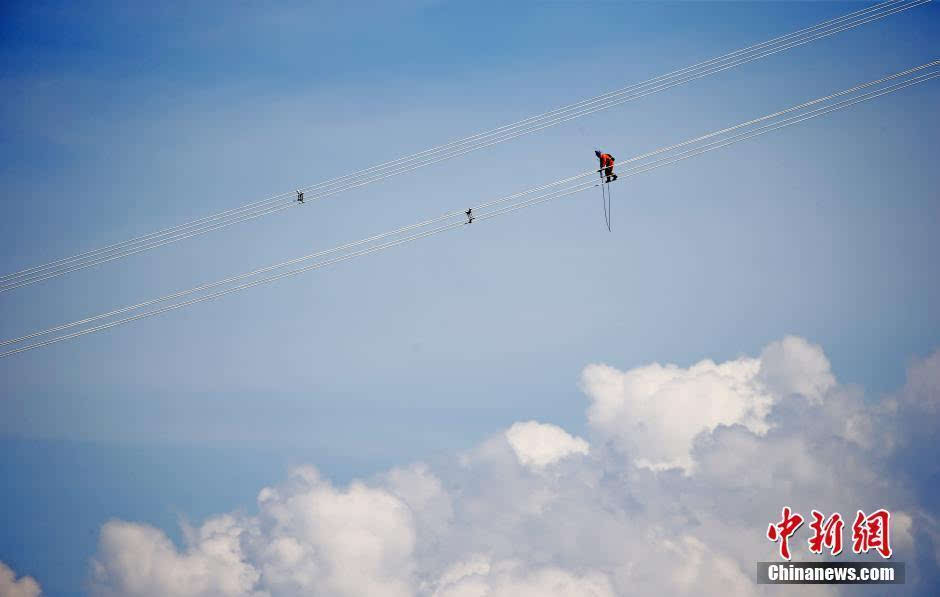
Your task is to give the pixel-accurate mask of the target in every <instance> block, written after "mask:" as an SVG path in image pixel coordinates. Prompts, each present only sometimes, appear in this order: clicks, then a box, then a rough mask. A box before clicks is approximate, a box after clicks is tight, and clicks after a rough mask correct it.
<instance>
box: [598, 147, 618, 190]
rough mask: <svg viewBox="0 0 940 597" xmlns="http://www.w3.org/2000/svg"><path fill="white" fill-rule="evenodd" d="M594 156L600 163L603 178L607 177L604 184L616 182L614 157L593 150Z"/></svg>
mask: <svg viewBox="0 0 940 597" xmlns="http://www.w3.org/2000/svg"><path fill="white" fill-rule="evenodd" d="M594 155H596V156H597V159H599V160H600V161H601V171H602V172H603V173H604V176H606V177H607V180H605V181H604V182H611V181H613V180H617V175H616V174H614V156H612V155H610V154H609V153H601V150H600V149H595V150H594Z"/></svg>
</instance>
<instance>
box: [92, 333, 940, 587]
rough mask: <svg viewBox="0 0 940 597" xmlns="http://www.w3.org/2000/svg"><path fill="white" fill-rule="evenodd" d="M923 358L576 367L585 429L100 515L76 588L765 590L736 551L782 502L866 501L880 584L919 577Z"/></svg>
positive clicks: (927, 525)
mask: <svg viewBox="0 0 940 597" xmlns="http://www.w3.org/2000/svg"><path fill="white" fill-rule="evenodd" d="M938 363H940V358H938V356H937V355H934V356H931V357H930V358H928V359H926V360H923V361H917V362H916V363H914V364H913V365H912V367H911V370H910V373H909V376H908V382H907V383H906V385H905V386H904V387H903V388H901V389H900V390H899V391H898V392H896V393H894V394H893V395H889V396H884V397H866V396H865V395H864V394H863V393H862V392H861V391H860V390H859V389H857V388H852V387H846V386H843V385H840V384H839V383H838V381H837V380H836V378H835V376H834V375H833V373H832V372H831V368H830V366H829V361H828V359H827V358H826V356H825V353H824V352H823V350H822V349H821V348H820V347H818V346H814V345H812V344H811V343H809V342H807V341H805V340H803V339H800V338H794V337H788V338H784V339H783V340H781V341H779V342H774V343H772V344H770V345H768V346H767V347H766V348H765V349H764V350H763V351H762V352H761V353H760V354H759V355H758V356H756V357H749V356H744V357H741V358H738V359H734V360H731V361H727V362H724V363H716V362H714V361H711V360H703V361H701V362H699V363H696V364H693V365H692V366H690V367H687V368H683V367H679V366H677V365H669V364H666V365H661V364H651V365H645V366H641V367H637V368H634V369H630V370H624V371H621V370H618V369H616V368H614V367H611V366H606V365H590V366H588V367H586V368H585V370H584V371H583V375H582V386H583V388H584V391H585V394H586V395H587V397H588V400H589V406H588V411H587V417H588V423H589V431H590V433H589V434H588V435H589V438H588V439H590V444H589V443H588V440H587V439H583V438H579V437H576V436H574V435H571V434H570V433H568V432H567V431H565V430H564V429H562V428H560V427H557V426H555V425H549V424H545V423H540V422H537V421H526V422H520V423H516V424H515V425H512V426H511V427H509V428H508V429H505V430H503V431H501V432H499V433H496V434H494V435H493V436H492V437H490V438H489V439H486V440H485V441H483V442H481V443H480V444H479V445H478V446H476V447H474V448H472V449H470V450H468V451H467V452H465V453H464V454H461V455H459V456H458V457H456V458H455V459H454V460H453V462H452V463H451V464H449V465H447V464H445V465H440V466H437V467H435V468H434V469H432V468H431V467H430V466H428V465H426V464H422V463H417V464H412V465H408V466H403V467H399V468H395V469H392V470H390V471H388V472H386V473H383V474H381V475H377V476H376V477H374V478H371V479H366V480H359V481H355V482H353V483H351V484H350V485H348V486H346V487H336V486H334V485H333V484H332V483H330V482H329V481H328V480H326V479H323V478H322V477H321V476H320V475H319V473H318V472H317V471H316V469H314V468H311V467H303V468H298V469H295V470H294V471H292V472H291V474H290V476H289V477H288V478H287V479H286V480H285V481H284V482H283V483H281V484H279V485H276V486H272V487H267V488H264V489H262V490H261V491H260V492H259V494H258V500H257V505H256V511H255V513H254V514H251V515H249V514H244V513H232V514H223V515H220V516H217V517H213V518H210V519H208V520H206V521H205V522H204V523H203V524H202V525H201V526H199V527H198V528H191V529H185V531H186V532H185V533H184V535H185V538H186V540H185V544H184V545H183V546H181V547H177V546H175V545H173V544H172V543H171V542H170V540H169V539H168V538H167V537H166V535H165V534H164V533H163V532H162V531H160V530H157V529H154V528H151V527H148V526H146V525H143V524H138V523H129V522H121V521H113V522H110V523H108V524H106V525H105V526H104V528H103V529H102V531H101V539H100V546H99V550H98V553H97V555H96V557H95V561H94V565H93V588H94V591H95V593H96V594H98V595H118V594H120V595H129V596H151V595H164V596H169V597H174V596H177V595H181V596H182V595H186V596H195V595H200V596H202V595H206V596H208V595H247V596H261V595H264V596H269V597H282V596H294V595H309V594H318V595H328V596H351V595H369V596H379V597H384V596H390V597H399V596H406V595H407V596H422V597H425V596H427V597H455V596H456V597H470V596H474V597H476V596H486V597H497V596H504V595H506V596H508V595H514V596H519V595H521V596H526V595H572V596H574V595H577V596H608V595H648V594H656V593H658V594H668V595H725V594H737V595H759V594H771V593H772V594H777V593H779V591H777V592H771V591H769V590H768V587H766V586H758V585H756V584H755V583H754V570H755V562H756V561H758V560H770V559H775V558H776V557H777V555H776V553H777V549H778V548H777V545H776V544H774V543H771V542H770V541H768V540H767V539H766V537H765V536H764V533H765V531H766V528H767V525H768V524H769V523H771V522H775V521H776V519H777V518H778V517H779V515H780V509H781V507H782V506H784V505H788V506H790V507H792V508H793V509H794V510H796V511H797V512H801V513H803V514H804V515H806V516H808V515H809V512H810V511H811V510H812V509H817V510H820V511H822V512H824V513H827V514H828V513H832V512H840V513H842V514H843V516H851V515H853V514H854V512H855V510H856V509H862V510H864V511H873V510H875V509H878V508H881V507H884V508H887V509H888V510H890V511H891V512H892V513H893V517H892V521H893V527H892V537H893V539H892V542H893V547H894V550H895V558H896V559H897V560H898V561H904V562H906V563H907V584H906V585H904V586H903V587H899V589H900V590H901V591H902V592H905V593H907V594H925V595H929V594H932V593H931V591H932V588H933V587H935V586H936V583H937V582H940V573H938V568H940V566H938V561H940V560H938V557H940V525H938V522H937V521H938V520H940V513H938V512H937V509H938V506H937V500H936V499H935V495H936V490H937V487H936V485H937V479H938V478H940V476H938V468H937V464H936V462H934V461H935V460H936V458H935V456H934V454H935V451H936V445H937V444H936V440H937V432H936V429H937V428H938V425H937V424H938V423H940V421H938V412H937V409H936V408H935V404H936V403H937V393H938V389H940V366H938ZM924 471H926V475H925V474H924ZM804 530H806V531H807V532H808V525H807V526H806V527H804ZM847 532H850V531H847ZM807 539H808V536H807V535H805V534H798V535H797V537H795V538H794V539H793V540H792V542H791V550H792V552H793V554H794V559H796V560H805V559H819V558H821V556H816V555H812V554H809V553H808V549H807V545H806V543H807ZM846 539H849V537H847V538H846ZM852 557H855V556H853V555H852V554H849V553H844V554H843V555H842V556H840V559H849V558H852ZM772 588H773V589H779V588H780V587H772ZM800 589H805V590H801V591H800V592H801V594H817V595H832V594H837V593H838V590H839V589H838V587H825V586H814V587H800Z"/></svg>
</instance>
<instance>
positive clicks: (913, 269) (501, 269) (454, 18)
mask: <svg viewBox="0 0 940 597" xmlns="http://www.w3.org/2000/svg"><path fill="white" fill-rule="evenodd" d="M859 6H860V5H858V4H854V3H828V2H819V3H816V2H814V3H727V4H726V3H710V2H709V3H678V4H672V3H641V4H632V3H629V4H601V5H583V4H580V3H543V4H537V5H533V4H526V3H518V4H513V5H511V6H507V5H505V4H504V3H502V4H496V3H493V4H476V3H475V4H472V5H471V4H465V5H456V4H452V3H446V2H427V3H413V4H407V5H401V4H395V5H390V6H386V5H381V4H377V5H369V4H365V5H361V4H360V5H356V7H354V8H347V7H340V6H338V5H335V4H333V5H331V4H324V5H321V6H309V5H306V4H303V3H295V4H292V3H285V4H282V5H280V6H279V7H276V8H273V9H272V8H269V7H253V6H239V7H233V6H228V5H214V4H210V3H198V4H195V5H167V6H163V7H151V6H148V5H146V4H143V3H137V4H133V3H132V4H129V5H127V6H121V7H115V6H113V5H111V4H110V3H99V4H91V5H86V6H83V7H81V8H80V9H79V8H77V7H74V6H72V5H70V4H68V3H43V4H41V5H33V4H26V3H7V4H5V6H4V8H3V9H2V15H3V16H2V19H0V69H2V76H0V91H2V93H0V138H2V140H3V142H2V143H0V189H2V193H0V201H2V203H0V210H2V217H0V243H2V252H0V269H2V270H3V271H5V272H6V271H13V270H16V269H19V268H21V267H23V266H28V265H32V264H35V263H42V262H45V261H48V260H51V259H55V258H57V257H60V256H65V255H70V254H73V253H75V252H78V251H80V250H86V249H90V248H95V247H97V246H101V245H104V244H108V243H111V242H115V241H119V240H122V239H124V238H129V237H131V236H135V235H137V234H143V233H147V232H150V231H153V230H156V229H159V228H162V227H165V226H169V225H175V224H177V223H181V222H185V221H188V220H190V219H193V218H196V217H200V216H202V215H205V214H209V213H213V212H215V211H218V210H222V209H226V208H228V207H234V206H237V205H241V204H244V203H247V202H249V201H252V200H255V199H258V198H261V197H264V196H267V195H270V194H272V193H275V192H282V191H289V190H291V189H293V188H295V187H297V186H299V185H303V184H309V183H313V182H316V181H319V180H324V179H327V178H331V177H333V176H336V175H338V174H341V173H345V172H348V171H350V170H353V169H355V168H357V167H359V166H361V165H370V164H374V163H379V162H383V161H385V160H387V159H394V158H395V157H398V156H402V155H406V154H409V153H412V152H414V151H419V150H422V149H424V148H426V147H429V146H432V145H435V144H438V143H441V142H446V141H449V140H452V139H456V138H459V137H462V136H464V135H467V134H472V133H474V132H477V131H480V130H485V129H488V128H491V127H493V126H496V125H499V124H504V123H507V122H512V121H515V120H517V119H519V118H524V117H526V116H529V115H532V114H536V113H540V112H542V111H544V110H546V109H551V108H553V107H556V106H560V105H563V104H566V103H569V102H572V101H577V100H579V99H582V98H585V97H590V96H593V95H596V94H598V93H602V92H604V91H607V90H610V89H614V88H617V87H621V86H623V85H626V84H629V83H633V82H638V81H641V80H644V79H647V78H649V77H651V76H656V75H659V74H662V73H665V72H668V71H670V70H673V69H675V68H678V67H683V66H686V65H689V64H693V63H696V62H698V61H700V60H704V59H708V58H710V57H713V56H717V55H720V54H722V53H724V52H726V51H730V50H734V49H737V48H741V47H744V46H747V45H750V44H752V43H755V42H760V41H763V40H766V39H770V38H771V37H774V36H776V35H780V34H784V33H788V32H791V31H794V30H796V29H799V28H801V27H804V26H808V25H811V24H814V23H816V22H819V21H821V20H824V19H827V18H831V17H835V16H839V15H841V14H844V13H847V12H850V11H851V10H855V9H857V8H858V7H859ZM938 29H940V18H938V8H937V7H936V6H935V5H934V3H931V4H929V5H927V6H922V7H918V8H915V9H913V10H911V11H908V12H906V13H902V14H899V15H895V16H892V17H889V18H887V19H885V20H883V21H879V22H876V23H872V24H868V25H865V26H863V27H861V28H859V29H857V30H853V31H850V32H846V33H842V34H839V35H837V36H834V37H832V38H828V39H825V40H820V41H818V42H814V43H812V44H810V45H808V46H804V47H800V48H797V49H794V50H790V51H788V52H784V53H781V54H779V55H776V56H773V57H770V58H767V59H764V60H760V61H757V62H755V63H751V64H748V65H745V66H743V67H739V68H737V69H734V70H732V71H730V72H726V73H723V74H720V75H718V76H714V77H710V78H708V79H705V80H702V81H697V82H694V83H691V84H688V85H684V86H682V87H679V88H676V89H672V90H669V91H667V92H664V93H661V94H657V95H655V96H652V97H649V98H645V99H642V100H639V101H635V102H632V103H629V104H627V105H624V106H621V107H617V108H614V109H612V110H609V111H606V112H601V113H599V114H595V115H592V116H589V117H586V118H583V119H579V120H576V121H573V122H571V123H568V124H566V125H563V126H560V127H556V128H553V129H550V130H546V131H543V132H540V133H538V134H535V135H531V136H528V137H524V138H522V139H518V140H515V141H512V142H510V143H506V144H503V145H499V146H497V147H494V148H491V149H489V150H487V151H484V152H479V153H477V154H473V155H470V156H467V157H464V158H460V159H458V160H453V161H449V162H445V163H443V164H441V165H438V166H434V167H433V168H430V169H425V170H420V171H418V172H416V173H413V174H410V175H407V176H402V177H399V178H397V179H393V180H389V181H386V182H383V183H382V184H380V185H370V186H367V187H364V188H361V189H356V190H353V191H350V192H348V193H344V194H342V195H339V196H336V197H334V198H331V199H329V200H327V201H323V202H318V203H316V204H314V205H312V206H311V209H306V210H303V211H302V213H301V214H300V216H297V217H280V216H273V217H270V218H266V219H263V220H259V221H255V222H252V223H251V224H246V225H241V226H237V227H233V228H231V229H227V230H225V231H222V232H217V233H213V234H210V235H206V236H204V237H201V238H198V239H191V240H189V241H185V242H181V243H177V244H175V245H173V246H170V247H165V248H162V249H159V250H156V251H152V252H150V253H146V254H143V255H138V256H135V257H132V258H129V259H126V260H123V261H121V262H116V263H111V264H108V265H106V266H102V267H100V268H96V269H93V270H91V271H85V272H83V273H81V274H75V275H71V276H65V277H62V278H59V279H56V280H51V281H48V282H44V283H42V284H39V285H36V286H33V287H29V288H24V289H20V290H17V291H14V292H11V293H7V294H4V295H3V296H0V301H2V302H3V308H2V313H3V316H2V317H0V335H2V336H3V337H12V336H15V335H19V334H21V333H25V332H29V331H32V330H35V329H38V328H41V327H46V326H48V325H51V324H55V323H59V322H63V321H71V320H73V319H77V318H79V317H81V316H85V315H88V314H94V313H98V312H101V311H103V310H105V309H108V308H111V307H115V306H122V305H124V304H129V303H132V302H136V301H137V300H141V299H145V298H149V297H152V296H157V295H162V294H164V293H166V292H167V291H170V290H175V289H180V288H187V287H189V286H192V285H194V284H197V283H199V282H204V281H210V280H214V279H217V278H221V277H224V276H226V275H230V274H235V273H239V272H242V271H246V270H249V269H252V268H254V267H256V266H260V265H265V264H268V263H272V262H275V261H279V260H282V259H286V258H289V257H293V256H296V255H300V254H305V253H307V252H310V251H311V250H316V249H320V248H326V247H330V246H333V245H335V244H338V243H341V242H345V241H348V240H354V239H358V238H361V237H364V236H367V235H369V234H373V233H377V232H382V231H384V230H386V229H390V228H393V227H397V226H400V225H404V224H408V223H411V222H413V221H416V220H417V219H418V218H423V217H425V216H429V215H436V214H438V213H442V212H445V211H450V210H453V209H457V208H463V207H465V206H467V205H471V204H473V203H476V202H479V200H481V199H485V198H490V197H499V196H502V195H505V194H507V193H510V192H515V191H518V190H522V189H526V188H529V187H531V186H534V185H536V184H542V183H545V182H549V181H552V180H556V179H558V178H560V177H562V176H564V175H568V174H570V173H574V172H580V171H582V170H584V169H586V168H588V167H590V166H591V165H592V163H593V153H592V150H593V148H594V147H595V146H601V147H604V148H605V149H608V150H609V151H611V152H612V153H614V154H615V155H616V156H617V157H618V158H625V157H629V156H631V155H635V154H639V153H642V152H644V151H648V150H651V149H655V148H657V147H660V146H663V145H667V144H670V143H673V142H677V141H682V140H684V139H686V138H689V137H692V136H695V135H698V134H701V133H704V132H708V131H711V130H714V129H717V128H721V127H723V126H727V125H730V124H735V123H737V122H739V121H742V120H746V119H748V118H751V117H755V116H759V115H763V114H765V113H769V112H772V111H775V110H777V109H780V108H784V107H787V106H790V105H792V104H795V103H799V102H801V101H805V100H808V99H812V98H815V97H818V96H821V95H825V94H827V93H830V92H833V91H838V90H841V89H844V88H847V87H850V86H852V85H854V84H856V83H859V82H863V81H868V80H871V79H874V78H877V77H880V76H884V75H886V74H891V73H894V72H896V71H899V70H902V69H905V68H908V67H910V66H914V65H919V64H923V63H925V62H928V61H930V60H933V59H935V58H936V56H935V55H934V54H933V50H934V48H933V47H932V46H931V43H930V42H931V41H934V40H936V39H938V34H940V31H938ZM936 103H937V84H936V83H935V82H932V83H929V84H927V85H923V86H919V87H916V88H913V89H908V90H905V91H902V92H901V93H898V94H893V95H891V96H888V97H886V98H882V99H879V100H876V101H873V102H868V103H865V104H862V105H859V106H856V107H854V108H852V109H851V110H847V111H843V112H839V113H836V114H834V115H831V116H827V117H825V118H822V119H817V120H813V121H811V122H810V123H807V124H805V125H801V126H797V127H792V128H789V129H787V130H784V131H780V132H779V133H775V134H772V135H767V136H764V137H761V138H759V139H757V140H754V141H751V142H748V143H743V144H739V145H736V146H734V147H731V148H728V149H725V150H721V151H716V152H712V153H709V154H708V155H705V156H702V157H700V158H697V159H695V160H690V161H688V162H685V163H682V164H680V165H677V166H674V167H670V168H664V169H661V170H657V171H655V172H652V173H649V174H646V175H643V176H639V177H636V178H632V179H630V180H629V181H624V182H622V183H619V184H618V185H615V186H614V188H613V232H612V233H607V232H606V230H603V229H602V228H603V221H602V216H601V213H600V206H599V205H597V203H598V201H597V199H599V197H595V196H594V195H593V194H589V195H583V196H577V197H575V198H571V199H567V200H564V201H561V202H557V203H552V204H549V205H546V206H544V207H540V208H537V209H533V210H526V211H524V212H522V213H519V214H517V215H514V216H512V217H507V218H501V219H499V220H496V221H494V222H492V223H491V224H490V223H487V224H486V225H485V226H479V227H476V226H474V227H473V228H472V229H461V230H458V231H457V232H455V233H452V234H450V235H444V236H440V237H436V238H433V239H429V240H427V241H422V242H420V243H415V244H413V245H409V246H404V247H401V248H398V249H396V250H392V251H387V252H383V253H381V254H379V255H375V256H371V257H368V258H365V259H359V260H354V261H352V262H348V263H345V264H342V265H340V266H337V267H334V268H330V269H327V270H322V271H318V272H315V273H312V274H309V275H306V276H302V277H298V278H296V279H291V280H285V281H283V282H281V283H278V284H275V285H272V286H269V287H263V288H259V289H256V290H253V291H251V292H248V293H243V294H240V295H237V296H231V297H228V298H227V299H225V300H223V301H219V302H216V303H213V304H202V305H198V306H195V307H193V308H190V309H187V310H182V311H178V312H175V313H171V314H169V315H166V316H162V317H159V318H153V319H150V320H145V321H142V322H138V323H136V324H133V325H128V326H123V327H121V328H118V329H115V330H111V331H108V332H106V333H102V334H96V335H91V336H86V337H84V338H81V339H79V340H77V341H72V342H66V343H61V344H58V345H56V346H53V347H49V348H46V349H42V350H37V351H32V352H29V353H26V354H22V355H18V356H16V357H15V358H10V359H4V360H2V361H0V379H2V382H0V383H2V396H3V397H2V401H0V436H2V440H0V442H2V446H3V447H2V450H0V462H2V469H0V470H2V471H3V473H4V477H5V478H7V479H9V480H11V481H10V486H11V491H7V492H5V494H4V497H3V504H2V513H0V517H2V518H0V528H2V529H3V531H2V532H0V561H2V562H5V563H7V564H8V565H9V566H11V567H12V568H13V569H14V570H16V571H17V572H18V573H21V574H29V575H32V576H34V577H35V578H36V579H37V580H38V581H39V582H40V583H41V584H42V586H43V588H44V591H45V592H46V593H47V594H50V595H73V594H75V595H79V594H85V593H84V589H83V586H85V585H84V582H85V579H86V578H87V574H88V560H89V558H90V557H91V556H92V555H93V554H94V553H95V550H96V545H97V541H98V531H99V529H100V527H101V525H102V524H103V523H104V522H105V521H107V520H109V519H112V518H118V519H122V520H130V521H143V522H147V523H149V524H153V525H156V526H158V527H160V528H162V529H163V530H165V531H166V532H167V533H170V536H171V537H173V538H174V539H176V540H177V541H179V540H181V537H180V534H179V530H178V527H177V521H178V520H179V519H180V518H183V519H188V520H192V521H196V522H198V521H200V520H202V519H204V518H205V517H207V516H209V515H211V514H213V513H217V512H223V511H231V510H235V509H246V510H251V509H252V508H253V507H254V498H255V495H256V494H257V492H258V489H259V488H261V487H262V486H264V485H266V484H273V483H276V482H278V481H279V480H280V479H282V478H283V477H284V475H285V471H286V470H287V468H288V467H289V466H291V465H295V464H303V463H310V464H313V465H315V466H317V467H318V468H319V469H320V470H321V471H322V472H323V474H324V475H325V476H327V477H329V478H330V479H332V480H333V482H335V483H345V482H348V481H349V480H350V479H352V478H356V477H365V476H369V475H373V474H376V473H379V472H380V471H383V470H385V469H387V468H389V467H391V466H395V465H400V464H404V463H408V462H411V461H414V460H418V459H423V460H434V459H437V458H445V457H446V455H448V454H452V453H454V452H457V451H460V450H465V449H468V448H470V447H471V446H473V445H476V444H478V443H479V442H480V441H482V440H483V439H484V438H486V437H488V436H489V435H490V434H492V433H494V432H497V431H499V430H500V429H503V428H506V427H508V426H510V425H512V424H513V423H514V422H516V421H521V420H527V419H537V420H539V421H544V422H546V423H551V424H554V425H558V426H561V427H563V428H564V429H566V430H567V431H568V432H569V433H572V434H575V435H585V436H586V435H589V434H590V430H589V429H588V423H587V422H586V420H585V416H584V412H585V408H586V406H587V403H588V402H587V400H586V399H585V396H584V394H583V392H582V390H581V389H580V388H579V377H580V375H581V372H582V369H584V367H585V366H587V365H588V364H590V363H608V364H609V365H611V366H614V367H617V368H620V369H624V370H627V369H630V368H635V367H640V366H643V365H646V364H648V363H652V362H663V363H665V362H670V363H677V364H678V365H680V366H681V367H688V366H690V365H691V364H693V363H695V362H698V361H699V360H701V359H704V358H711V359H713V360H715V361H716V362H723V361H727V360H732V359H736V358H737V357H739V356H741V355H755V354H758V353H760V352H761V350H762V349H763V348H764V347H765V346H767V345H768V343H770V342H773V341H775V340H778V339H781V338H783V337H784V336H786V335H788V334H794V335H797V336H801V337H804V338H806V339H808V340H809V341H810V342H812V343H815V344H818V345H820V346H822V347H823V349H824V350H825V354H826V356H827V357H828V360H829V361H830V362H831V366H832V370H833V372H834V373H835V375H836V376H837V377H838V379H839V381H840V383H841V384H843V385H845V386H847V387H850V386H853V385H857V386H860V387H862V388H864V389H865V392H866V393H867V395H868V396H869V397H870V399H872V400H874V399H877V397H879V396H882V395H885V394H890V393H893V392H896V391H898V388H901V387H902V386H904V385H905V383H907V381H908V377H907V374H906V371H907V369H908V367H909V366H910V365H911V364H912V363H913V362H916V361H917V360H918V359H921V358H924V357H927V356H928V355H929V354H930V353H931V352H932V351H934V350H935V349H937V348H938V346H940V343H938V338H940V317H938V312H937V309H936V308H935V305H937V304H940V282H938V278H937V276H936V264H935V256H936V255H938V254H940V246H938V245H940V241H938V240H937V235H936V234H935V227H936V223H937V222H938V221H940V203H938V201H937V188H940V184H938V183H940V178H938V177H940V173H938V172H937V169H936V168H934V167H932V166H933V164H934V162H935V160H934V159H933V156H934V155H935V154H936V149H937V147H936V144H937V140H938V139H940V134H938V133H940V115H938V113H937V110H936V109H934V107H935V106H936Z"/></svg>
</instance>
